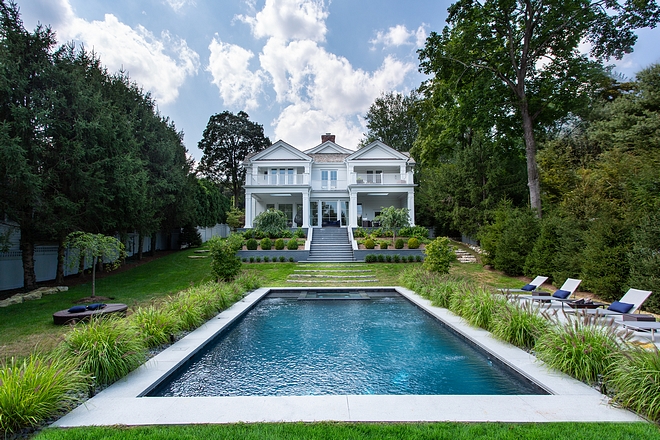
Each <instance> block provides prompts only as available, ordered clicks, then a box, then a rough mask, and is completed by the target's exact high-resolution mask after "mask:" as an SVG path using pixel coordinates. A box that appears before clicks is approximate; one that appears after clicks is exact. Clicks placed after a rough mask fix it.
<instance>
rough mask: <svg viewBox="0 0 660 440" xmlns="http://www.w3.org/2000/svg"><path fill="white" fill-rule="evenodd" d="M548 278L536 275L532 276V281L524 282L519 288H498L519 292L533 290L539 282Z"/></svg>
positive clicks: (502, 290)
mask: <svg viewBox="0 0 660 440" xmlns="http://www.w3.org/2000/svg"><path fill="white" fill-rule="evenodd" d="M547 279H548V277H544V276H540V275H539V276H537V277H536V278H534V279H533V280H532V281H530V283H529V284H525V285H524V286H523V287H522V288H520V289H507V288H502V289H499V290H500V292H505V293H506V292H511V293H520V292H534V291H535V290H536V289H538V288H539V287H541V284H543V283H545V281H546V280H547Z"/></svg>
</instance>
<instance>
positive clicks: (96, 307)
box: [87, 303, 105, 310]
mask: <svg viewBox="0 0 660 440" xmlns="http://www.w3.org/2000/svg"><path fill="white" fill-rule="evenodd" d="M104 307H105V304H103V303H94V304H90V305H88V306H87V310H99V309H102V308H104Z"/></svg>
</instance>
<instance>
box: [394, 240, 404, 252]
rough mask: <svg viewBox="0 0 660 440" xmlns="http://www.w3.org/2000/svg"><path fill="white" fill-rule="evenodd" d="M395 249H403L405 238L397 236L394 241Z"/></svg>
mask: <svg viewBox="0 0 660 440" xmlns="http://www.w3.org/2000/svg"><path fill="white" fill-rule="evenodd" d="M394 249H403V238H397V239H396V241H395V242H394Z"/></svg>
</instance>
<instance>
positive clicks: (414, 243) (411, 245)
mask: <svg viewBox="0 0 660 440" xmlns="http://www.w3.org/2000/svg"><path fill="white" fill-rule="evenodd" d="M358 243H359V244H364V247H365V248H367V249H374V248H375V247H376V245H378V246H379V247H380V249H387V248H388V247H389V246H390V244H391V241H389V240H379V241H377V240H374V239H373V238H371V237H369V238H367V239H366V240H358ZM404 244H405V242H404V241H403V238H397V239H396V240H395V241H394V249H403V247H404ZM408 249H419V239H418V238H416V237H411V238H409V239H408Z"/></svg>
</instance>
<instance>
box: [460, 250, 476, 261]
mask: <svg viewBox="0 0 660 440" xmlns="http://www.w3.org/2000/svg"><path fill="white" fill-rule="evenodd" d="M454 252H455V253H456V259H457V260H458V262H459V263H476V262H477V259H476V257H475V256H474V255H472V254H471V253H469V252H467V251H464V250H463V249H454Z"/></svg>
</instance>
